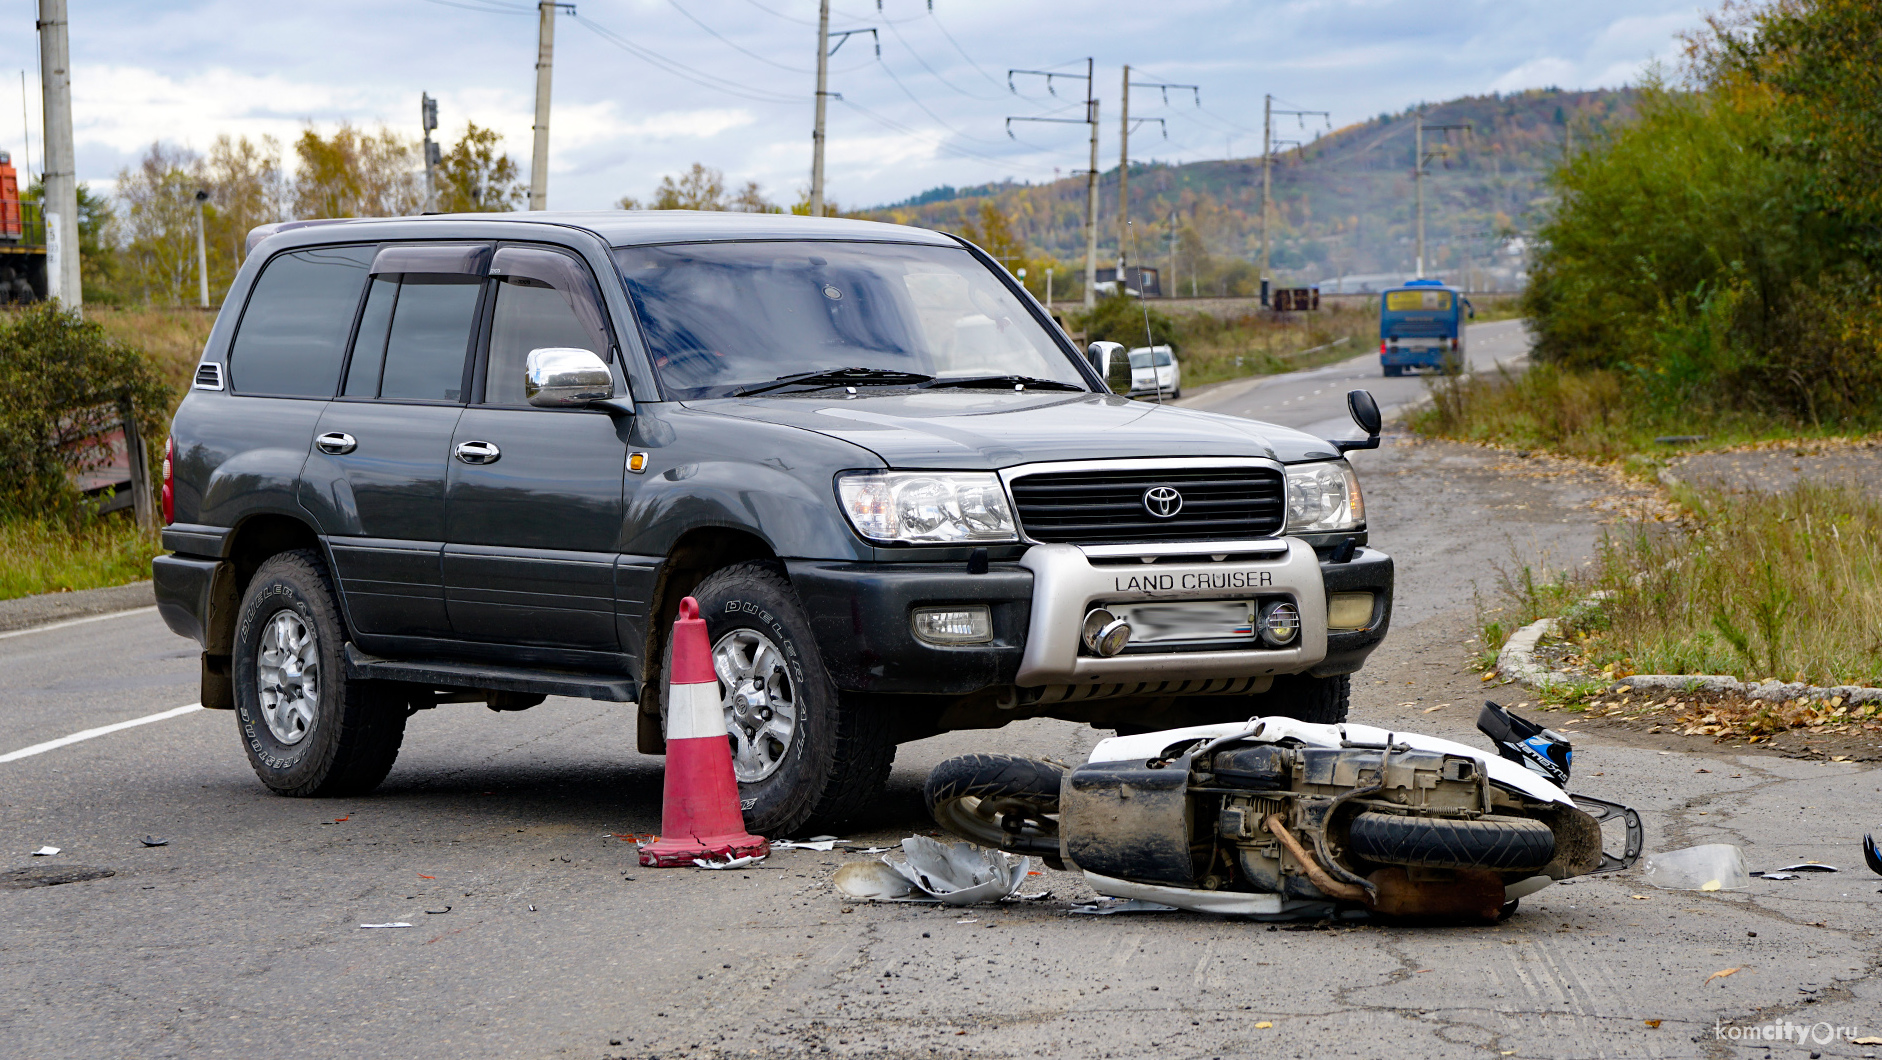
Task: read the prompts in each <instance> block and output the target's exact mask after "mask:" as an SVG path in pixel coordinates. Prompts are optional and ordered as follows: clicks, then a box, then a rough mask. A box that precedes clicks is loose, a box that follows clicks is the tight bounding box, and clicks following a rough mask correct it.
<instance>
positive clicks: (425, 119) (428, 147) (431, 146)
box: [418, 92, 533, 213]
mask: <svg viewBox="0 0 1882 1060" xmlns="http://www.w3.org/2000/svg"><path fill="white" fill-rule="evenodd" d="M418 124H419V127H420V128H422V129H424V131H425V212H426V213H437V212H438V178H437V175H436V170H437V168H438V166H439V164H441V163H442V162H443V158H442V157H441V156H440V155H439V153H438V145H437V143H436V142H435V141H434V140H432V138H431V133H432V130H434V129H436V128H437V127H438V101H437V100H435V99H432V98H431V93H429V92H421V93H419V96H418ZM532 176H533V174H532Z"/></svg>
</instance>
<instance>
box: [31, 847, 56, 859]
mask: <svg viewBox="0 0 1882 1060" xmlns="http://www.w3.org/2000/svg"><path fill="white" fill-rule="evenodd" d="M58 852H59V848H58V847H40V848H39V849H38V850H35V851H33V856H34V857H36V858H49V857H51V856H52V855H54V854H57V853H58Z"/></svg>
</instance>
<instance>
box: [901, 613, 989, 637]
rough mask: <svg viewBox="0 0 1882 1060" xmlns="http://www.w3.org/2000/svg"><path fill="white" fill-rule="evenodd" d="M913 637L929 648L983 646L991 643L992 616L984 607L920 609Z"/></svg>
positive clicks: (915, 619)
mask: <svg viewBox="0 0 1882 1060" xmlns="http://www.w3.org/2000/svg"><path fill="white" fill-rule="evenodd" d="M913 624H914V627H915V637H916V639H918V640H923V641H926V642H927V643H929V644H985V643H986V642H987V641H990V640H992V639H993V615H992V613H991V612H989V611H988V610H987V609H986V608H985V607H945V608H943V607H920V608H916V609H915V614H914V618H913Z"/></svg>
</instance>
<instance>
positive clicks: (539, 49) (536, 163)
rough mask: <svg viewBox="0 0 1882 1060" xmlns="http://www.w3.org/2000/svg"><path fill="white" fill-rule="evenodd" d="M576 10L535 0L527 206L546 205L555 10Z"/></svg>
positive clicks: (543, 207)
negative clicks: (531, 148) (532, 125)
mask: <svg viewBox="0 0 1882 1060" xmlns="http://www.w3.org/2000/svg"><path fill="white" fill-rule="evenodd" d="M558 8H566V9H568V12H569V14H571V15H572V14H574V13H575V5H574V4H563V3H557V2H556V0H538V2H537V4H536V130H535V131H536V144H535V150H534V151H532V152H530V156H529V208H530V209H532V210H547V209H548V208H549V82H550V80H551V77H550V75H551V73H552V72H553V71H554V68H555V13H556V10H557V9H558Z"/></svg>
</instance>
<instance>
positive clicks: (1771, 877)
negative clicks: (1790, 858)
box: [1752, 872, 1797, 880]
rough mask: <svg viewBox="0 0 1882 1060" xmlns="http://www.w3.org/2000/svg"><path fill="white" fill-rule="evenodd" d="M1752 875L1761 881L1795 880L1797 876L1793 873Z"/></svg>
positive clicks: (1759, 873)
mask: <svg viewBox="0 0 1882 1060" xmlns="http://www.w3.org/2000/svg"><path fill="white" fill-rule="evenodd" d="M1752 875H1753V876H1755V877H1757V878H1758V879H1761V880H1794V879H1796V878H1797V874H1796V873H1794V872H1754V873H1752Z"/></svg>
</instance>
